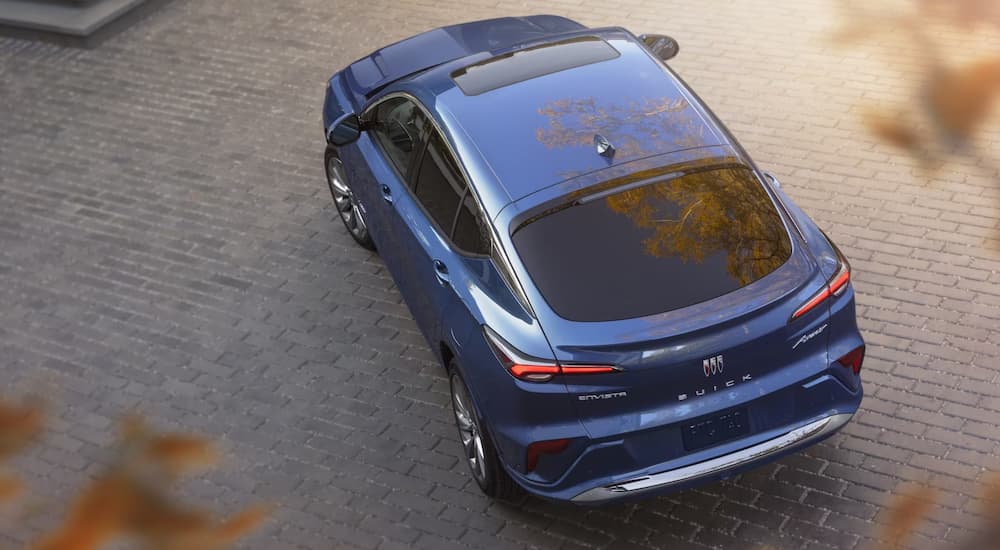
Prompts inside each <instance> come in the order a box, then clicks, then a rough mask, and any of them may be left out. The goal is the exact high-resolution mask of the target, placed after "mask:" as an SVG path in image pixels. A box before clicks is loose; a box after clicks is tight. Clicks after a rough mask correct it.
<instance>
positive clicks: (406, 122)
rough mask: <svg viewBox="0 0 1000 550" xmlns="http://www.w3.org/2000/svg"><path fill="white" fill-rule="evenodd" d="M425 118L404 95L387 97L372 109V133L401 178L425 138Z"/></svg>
mask: <svg viewBox="0 0 1000 550" xmlns="http://www.w3.org/2000/svg"><path fill="white" fill-rule="evenodd" d="M427 128H428V124H427V117H426V116H424V113H423V112H422V111H421V110H420V108H419V107H417V106H416V105H415V104H414V103H413V102H412V101H410V100H408V99H406V98H405V97H397V98H393V99H388V100H386V101H384V102H382V103H380V104H379V105H378V106H377V107H376V108H375V129H374V130H373V132H372V134H373V135H374V136H375V139H376V141H378V143H379V144H380V145H381V146H382V149H383V150H384V151H385V153H386V155H387V156H388V157H389V160H390V161H391V162H392V164H393V165H395V167H396V169H397V170H399V173H400V175H401V176H402V177H403V178H404V179H405V178H406V176H407V175H408V174H409V170H410V166H411V165H412V164H413V163H414V162H415V160H416V159H415V158H414V157H415V156H416V155H417V154H418V153H419V152H420V147H421V146H422V145H423V142H424V140H425V139H426V133H427Z"/></svg>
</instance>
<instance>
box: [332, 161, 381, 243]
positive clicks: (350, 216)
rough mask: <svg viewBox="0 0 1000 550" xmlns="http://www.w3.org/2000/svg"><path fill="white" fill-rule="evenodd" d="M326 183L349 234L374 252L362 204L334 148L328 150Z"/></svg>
mask: <svg viewBox="0 0 1000 550" xmlns="http://www.w3.org/2000/svg"><path fill="white" fill-rule="evenodd" d="M326 183H327V185H328V186H330V194H331V195H333V205H334V206H336V207H337V214H339V215H340V221H342V222H344V227H346V228H347V232H348V233H350V234H351V237H354V240H355V241H357V243H358V244H360V245H361V246H363V247H365V248H367V249H369V250H374V249H375V243H374V242H372V238H371V236H370V235H369V234H368V222H367V221H366V220H365V215H364V212H363V211H362V210H361V204H360V203H358V201H357V199H356V198H355V197H354V191H352V190H351V186H350V185H348V184H347V173H346V171H345V170H344V163H343V162H341V160H340V156H338V155H337V151H336V150H334V149H332V148H329V149H327V150H326Z"/></svg>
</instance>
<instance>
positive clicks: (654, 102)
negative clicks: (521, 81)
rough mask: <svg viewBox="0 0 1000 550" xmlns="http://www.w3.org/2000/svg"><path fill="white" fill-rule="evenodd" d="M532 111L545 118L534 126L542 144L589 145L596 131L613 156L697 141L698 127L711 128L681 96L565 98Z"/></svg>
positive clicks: (700, 139) (670, 148)
mask: <svg viewBox="0 0 1000 550" xmlns="http://www.w3.org/2000/svg"><path fill="white" fill-rule="evenodd" d="M538 112H539V114H541V115H544V116H545V117H547V118H548V119H549V127H548V128H539V129H538V130H536V131H535V137H536V138H537V139H538V141H539V142H540V143H542V144H544V145H545V146H546V147H550V148H555V147H570V146H587V147H591V146H592V144H593V139H594V134H601V135H604V136H607V137H608V139H609V140H610V141H611V143H612V144H613V145H614V147H615V149H616V150H617V151H618V158H619V159H624V158H629V159H632V158H638V157H640V156H644V155H649V154H653V153H655V152H659V151H675V150H678V149H686V148H690V147H700V146H703V145H706V136H705V135H704V133H705V132H706V131H707V132H711V130H709V129H708V128H707V127H706V126H705V123H704V121H703V120H702V119H701V117H700V115H699V114H698V113H697V112H696V111H695V110H694V109H693V108H692V107H691V104H690V103H688V101H687V99H685V98H684V97H681V96H675V97H658V98H653V99H648V98H643V99H642V100H640V101H629V102H627V103H624V104H617V103H610V102H600V103H599V102H597V101H595V100H594V98H592V97H585V98H580V99H569V98H566V99H559V100H555V101H550V102H548V103H546V104H545V106H544V107H542V108H540V109H538ZM712 143H715V141H713V142H712Z"/></svg>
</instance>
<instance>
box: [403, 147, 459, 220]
mask: <svg viewBox="0 0 1000 550" xmlns="http://www.w3.org/2000/svg"><path fill="white" fill-rule="evenodd" d="M465 190H466V185H465V180H464V179H462V175H461V172H459V170H458V167H457V166H455V162H454V161H453V160H452V158H451V154H450V153H449V152H448V149H447V147H445V145H444V142H443V141H442V140H441V137H440V136H439V135H438V134H437V132H434V133H432V134H431V136H430V141H429V142H428V143H427V151H426V152H425V153H424V158H423V160H422V161H421V162H420V171H419V173H418V174H417V180H416V182H415V183H414V187H413V194H414V195H415V196H416V197H417V200H418V201H419V202H420V204H422V205H423V207H424V209H425V210H427V213H428V214H430V216H431V218H433V219H434V221H435V222H437V225H438V227H440V228H441V231H442V232H443V233H444V234H445V235H449V234H451V229H452V223H453V222H454V221H455V214H457V213H458V206H459V202H460V201H461V199H462V197H464V196H465Z"/></svg>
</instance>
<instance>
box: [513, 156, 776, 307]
mask: <svg viewBox="0 0 1000 550" xmlns="http://www.w3.org/2000/svg"><path fill="white" fill-rule="evenodd" d="M512 239H513V241H514V246H515V248H516V249H517V252H518V254H519V255H520V257H521V259H522V261H523V262H524V265H525V267H527V269H528V273H529V274H530V275H531V278H532V280H533V281H534V283H535V285H536V286H537V287H538V289H539V291H540V292H541V293H542V295H543V296H544V297H545V299H546V301H547V302H548V303H549V306H550V307H552V309H553V310H554V311H555V312H556V313H557V314H558V315H560V316H561V317H563V318H566V319H570V320H574V321H611V320H617V319H629V318H634V317H643V316H646V315H653V314H656V313H663V312H667V311H672V310H675V309H679V308H683V307H686V306H690V305H693V304H697V303H699V302H703V301H705V300H710V299H712V298H715V297H718V296H721V295H723V294H726V293H728V292H732V291H734V290H737V289H739V288H741V287H744V286H746V285H748V284H750V283H752V282H754V281H756V280H758V279H760V278H761V277H764V276H765V275H767V274H769V273H771V272H772V271H774V270H775V269H777V268H778V267H780V266H781V265H782V264H783V263H785V261H786V260H787V259H788V257H789V256H790V255H791V243H790V241H789V238H788V232H787V230H786V229H785V226H784V224H783V222H782V219H781V217H780V216H779V214H778V212H777V211H776V210H775V207H774V203H773V202H772V201H771V198H770V197H769V196H768V194H767V192H766V191H765V190H764V188H763V187H762V186H761V184H760V183H759V181H758V180H757V179H756V178H755V177H754V176H753V174H752V173H751V172H750V171H749V170H748V169H747V168H746V167H743V166H738V165H733V166H726V167H712V168H709V169H704V168H702V169H699V170H697V171H693V172H678V173H673V174H669V175H667V176H666V177H665V179H662V180H660V181H657V182H654V183H649V184H641V185H636V184H632V185H627V186H625V187H618V188H616V189H612V190H611V191H605V192H603V193H600V194H594V195H590V196H586V197H584V198H582V199H580V200H577V201H576V202H573V203H571V204H568V205H564V207H562V208H559V209H555V210H554V211H551V213H549V214H547V215H543V216H540V217H535V218H533V219H531V220H530V221H528V222H527V223H525V224H523V225H521V226H520V227H519V228H517V229H515V231H514V233H513V236H512Z"/></svg>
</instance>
